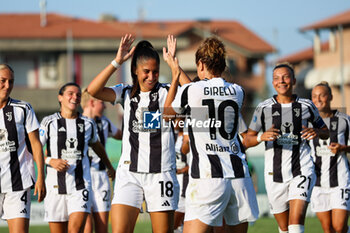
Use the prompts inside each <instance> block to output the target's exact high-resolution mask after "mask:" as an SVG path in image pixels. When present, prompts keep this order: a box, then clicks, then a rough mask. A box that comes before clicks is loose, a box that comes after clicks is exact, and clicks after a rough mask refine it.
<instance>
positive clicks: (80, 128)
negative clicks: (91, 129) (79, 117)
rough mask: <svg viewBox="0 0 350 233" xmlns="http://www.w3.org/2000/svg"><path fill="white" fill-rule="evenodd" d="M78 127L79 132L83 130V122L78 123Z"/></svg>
mask: <svg viewBox="0 0 350 233" xmlns="http://www.w3.org/2000/svg"><path fill="white" fill-rule="evenodd" d="M78 128H79V132H80V133H82V132H84V124H81V123H79V124H78Z"/></svg>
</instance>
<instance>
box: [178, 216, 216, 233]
mask: <svg viewBox="0 0 350 233" xmlns="http://www.w3.org/2000/svg"><path fill="white" fill-rule="evenodd" d="M212 231H213V227H212V226H209V225H207V224H205V223H203V222H201V221H200V220H198V219H195V220H190V221H185V223H184V230H183V233H211V232H212Z"/></svg>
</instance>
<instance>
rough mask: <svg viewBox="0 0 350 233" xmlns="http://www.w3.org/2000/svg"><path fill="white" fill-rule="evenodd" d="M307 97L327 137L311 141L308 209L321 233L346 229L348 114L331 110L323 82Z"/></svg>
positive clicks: (349, 202)
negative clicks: (312, 168) (312, 176)
mask: <svg viewBox="0 0 350 233" xmlns="http://www.w3.org/2000/svg"><path fill="white" fill-rule="evenodd" d="M311 97H312V102H313V103H314V104H315V106H316V107H317V108H318V111H319V112H320V115H321V117H322V119H323V121H324V122H325V123H326V125H327V126H328V129H329V134H330V137H329V138H328V139H322V138H319V137H316V138H314V139H313V142H312V143H311V145H312V146H313V148H314V154H313V155H314V162H315V170H316V184H315V187H314V189H313V191H312V195H311V209H312V210H313V211H314V212H316V215H317V217H318V219H319V220H320V222H321V225H322V228H323V231H324V232H325V233H331V232H339V233H340V232H344V233H345V232H349V231H350V230H348V229H349V228H348V211H349V210H350V172H349V163H348V159H347V157H346V153H347V152H350V146H348V143H349V135H350V117H349V116H348V115H346V114H344V113H341V112H339V111H337V110H334V111H333V110H331V101H332V98H333V96H332V89H331V88H330V87H329V85H328V83H327V82H321V83H319V84H317V85H316V86H315V87H314V88H313V90H312V95H311Z"/></svg>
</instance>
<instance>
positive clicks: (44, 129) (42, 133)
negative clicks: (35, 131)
mask: <svg viewBox="0 0 350 233" xmlns="http://www.w3.org/2000/svg"><path fill="white" fill-rule="evenodd" d="M48 127H49V123H48V117H45V118H44V119H43V120H42V121H41V123H40V129H39V137H40V142H41V145H43V146H44V145H46V141H47V138H48Z"/></svg>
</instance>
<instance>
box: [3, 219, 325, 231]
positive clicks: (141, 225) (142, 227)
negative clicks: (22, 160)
mask: <svg viewBox="0 0 350 233" xmlns="http://www.w3.org/2000/svg"><path fill="white" fill-rule="evenodd" d="M5 232H8V229H7V227H0V233H5ZM29 232H30V233H47V232H50V230H49V226H48V225H47V226H31V227H30V229H29ZM109 232H112V230H111V229H110V230H109ZM151 232H152V230H151V224H150V222H148V221H143V222H141V221H140V222H138V223H137V224H136V227H135V233H151ZM305 232H307V233H320V232H322V228H321V225H320V223H319V221H318V219H317V218H306V223H305ZM248 233H278V230H277V224H276V221H275V220H274V219H273V218H260V219H258V221H256V222H255V224H254V225H252V226H250V227H249V230H248Z"/></svg>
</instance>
